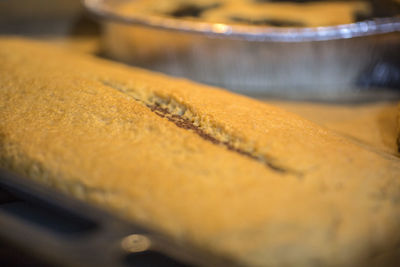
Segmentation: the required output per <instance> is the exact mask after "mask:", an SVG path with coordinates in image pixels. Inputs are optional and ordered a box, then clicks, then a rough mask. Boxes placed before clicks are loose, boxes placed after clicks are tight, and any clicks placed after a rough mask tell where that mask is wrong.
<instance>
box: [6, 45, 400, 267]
mask: <svg viewBox="0 0 400 267" xmlns="http://www.w3.org/2000/svg"><path fill="white" fill-rule="evenodd" d="M0 62H2V64H0V166H1V167H5V168H7V169H10V170H14V171H17V172H19V173H21V174H24V175H26V176H28V177H30V178H32V179H35V180H37V181H39V182H41V183H44V184H47V185H49V186H52V187H55V188H57V189H59V190H62V191H64V192H66V193H68V194H72V195H74V196H75V197H78V198H80V199H84V200H86V201H89V202H91V203H96V204H97V205H99V206H102V207H104V208H107V209H108V210H111V211H113V212H115V213H116V214H119V215H121V216H123V217H125V218H128V219H131V220H134V221H136V222H139V223H142V224H144V225H147V226H148V227H151V228H153V229H155V230H157V231H161V232H163V233H166V234H168V235H169V236H171V237H172V238H174V239H175V240H177V241H182V242H191V243H193V244H195V245H197V246H200V247H202V248H205V249H206V250H208V251H210V252H213V253H218V254H220V255H223V256H224V257H228V258H231V259H233V260H234V261H235V262H237V263H238V264H240V265H252V266H368V265H372V264H374V263H375V264H383V263H385V264H389V261H392V262H394V261H396V260H398V258H397V256H396V255H397V254H396V253H397V252H398V251H397V252H396V250H397V249H398V244H399V241H400V235H399V234H400V233H399V232H400V229H399V223H400V206H399V203H400V183H399V179H400V161H399V159H398V158H396V157H394V156H391V155H387V154H384V153H380V152H376V151H373V150H370V149H368V148H367V147H362V146H359V145H357V144H354V143H352V142H351V141H350V140H347V139H345V138H343V137H341V136H339V135H337V134H335V133H332V132H330V131H329V130H326V129H325V128H323V127H320V126H318V125H316V124H314V123H311V122H309V121H307V120H305V119H302V118H301V117H298V116H296V115H295V114H292V113H289V112H286V111H284V110H282V109H279V108H277V107H274V106H270V105H266V104H264V103H261V102H258V101H255V100H252V99H249V98H246V97H243V96H239V95H235V94H232V93H229V92H226V91H223V90H220V89H217V88H212V87H208V86H204V85H199V84H195V83H192V82H189V81H186V80H181V79H174V78H169V77H166V76H164V75H161V74H156V73H151V72H148V71H144V70H140V69H137V68H131V67H126V66H123V65H119V64H116V63H111V62H107V61H105V60H101V59H97V58H94V57H91V56H88V55H80V54H73V53H71V52H66V51H64V50H60V49H57V48H53V47H51V46H49V45H46V44H43V43H36V42H33V41H28V40H20V39H13V38H9V39H7V38H2V39H1V40H0Z"/></svg>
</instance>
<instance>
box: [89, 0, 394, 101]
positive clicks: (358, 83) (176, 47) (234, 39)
mask: <svg viewBox="0 0 400 267" xmlns="http://www.w3.org/2000/svg"><path fill="white" fill-rule="evenodd" d="M131 1H134V0H131ZM126 2H127V0H84V4H85V5H86V7H87V8H88V9H89V10H90V11H91V12H92V13H94V14H96V15H97V16H98V17H99V18H100V20H101V21H102V23H103V38H102V44H103V53H104V55H106V56H107V57H110V58H112V59H116V60H119V61H123V62H126V63H129V64H133V65H135V66H139V67H144V68H148V69H151V70H156V71H160V72H163V73H166V74H170V75H174V76H178V77H185V78H189V79H192V80H195V81H199V82H203V83H207V84H211V85H216V86H220V87H225V88H228V89H230V90H233V91H236V92H239V93H244V94H248V95H255V96H263V97H264V96H274V97H281V98H290V99H318V100H329V101H330V100H334V101H336V100H351V101H352V100H366V99H368V100H371V99H393V98H398V97H399V96H400V16H392V17H380V18H374V19H369V20H365V21H360V22H355V23H350V24H342V25H330V26H321V27H273V26H256V25H245V24H235V23H233V24H230V23H212V22H204V21H201V20H188V19H185V18H174V17H167V16H157V15H152V14H143V13H132V14H126V13H124V12H120V9H119V6H120V5H121V3H126Z"/></svg>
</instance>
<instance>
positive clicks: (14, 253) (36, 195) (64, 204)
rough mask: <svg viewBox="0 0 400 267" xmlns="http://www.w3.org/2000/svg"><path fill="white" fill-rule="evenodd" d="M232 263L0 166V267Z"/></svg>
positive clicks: (177, 266)
mask: <svg viewBox="0 0 400 267" xmlns="http://www.w3.org/2000/svg"><path fill="white" fill-rule="evenodd" d="M200 265H201V266H235V264H234V263H233V262H230V261H229V260H227V259H224V258H223V257H222V256H220V255H213V254H212V253H210V252H206V251H203V250H202V249H199V248H196V247H194V246H192V245H191V244H188V243H184V242H177V241H176V240H173V239H171V238H169V237H167V236H165V235H163V234H161V233H158V232H156V231H154V230H152V229H147V228H146V227H145V226H143V225H138V224H134V223H132V222H130V221H126V220H124V219H121V218H119V217H116V216H115V215H113V214H109V213H108V212H106V211H104V210H100V209H98V208H96V207H93V206H91V205H88V204H86V203H83V202H81V201H78V200H76V199H72V198H70V197H68V196H66V195H63V194H61V193H59V192H57V191H55V190H52V189H50V188H47V187H45V186H43V185H40V184H37V183H35V182H33V181H31V180H28V179H26V178H24V177H21V176H19V175H15V174H13V173H10V172H8V171H6V170H2V169H0V266H85V267H90V266H96V267H101V266H121V267H122V266H125V267H127V266H137V267H144V266H161V267H162V266H165V267H166V266H168V267H170V266H172V267H174V266H175V267H184V266H200Z"/></svg>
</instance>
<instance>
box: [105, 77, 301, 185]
mask: <svg viewBox="0 0 400 267" xmlns="http://www.w3.org/2000/svg"><path fill="white" fill-rule="evenodd" d="M100 82H101V83H102V84H103V85H105V86H107V87H111V88H112V89H115V90H118V91H120V92H121V93H123V94H126V95H128V96H130V97H132V98H133V99H134V100H135V101H137V102H139V103H141V104H142V105H144V106H145V107H147V108H149V109H150V110H151V111H152V112H153V113H155V114H156V115H158V116H160V117H162V118H165V119H167V120H169V121H171V122H173V123H174V124H175V125H176V126H178V127H179V128H182V129H185V130H189V131H192V132H194V133H195V134H197V135H198V136H200V137H201V138H203V139H204V140H207V141H209V142H211V143H213V144H215V145H220V146H223V147H225V148H226V149H228V150H230V151H233V152H236V153H238V154H240V155H242V156H245V157H248V158H251V159H253V160H256V161H258V162H260V163H263V164H264V165H266V166H267V167H268V168H270V169H271V170H273V171H275V172H279V173H287V174H292V175H296V176H297V177H299V178H301V177H302V176H303V174H302V173H300V172H299V171H297V170H293V169H290V168H286V167H282V166H279V165H278V164H276V163H274V162H272V160H271V159H268V158H267V157H266V156H265V155H261V154H257V153H255V152H254V149H253V148H250V149H243V148H240V147H239V145H237V144H238V143H242V141H241V140H240V138H237V137H234V136H232V135H229V134H228V133H226V132H225V131H224V130H223V129H221V128H217V127H215V126H212V125H211V126H210V125H207V128H208V130H209V131H206V130H205V129H204V128H205V127H201V126H202V123H201V122H200V121H201V120H200V119H199V116H198V115H195V114H194V113H192V112H191V111H190V109H189V108H188V107H185V106H184V105H182V104H181V103H178V102H177V101H175V100H173V99H166V98H163V97H160V96H155V95H152V96H147V97H143V96H139V94H138V93H137V92H136V91H135V90H134V89H132V88H126V87H124V86H123V85H120V84H116V83H114V82H111V81H104V80H102V81H100ZM210 129H211V130H212V131H211V132H210ZM221 136H222V138H221ZM242 147H243V146H242Z"/></svg>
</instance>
